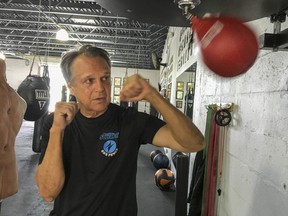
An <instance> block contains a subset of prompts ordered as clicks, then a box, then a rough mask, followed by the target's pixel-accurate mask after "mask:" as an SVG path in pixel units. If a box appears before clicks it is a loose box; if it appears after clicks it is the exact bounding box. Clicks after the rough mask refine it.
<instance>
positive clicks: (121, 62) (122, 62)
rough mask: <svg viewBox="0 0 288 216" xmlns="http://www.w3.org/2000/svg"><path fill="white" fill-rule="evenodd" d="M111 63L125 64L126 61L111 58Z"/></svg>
mask: <svg viewBox="0 0 288 216" xmlns="http://www.w3.org/2000/svg"><path fill="white" fill-rule="evenodd" d="M111 62H112V63H120V64H127V62H124V61H117V60H112V61H111Z"/></svg>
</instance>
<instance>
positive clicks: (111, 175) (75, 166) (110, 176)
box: [35, 45, 204, 216]
mask: <svg viewBox="0 0 288 216" xmlns="http://www.w3.org/2000/svg"><path fill="white" fill-rule="evenodd" d="M61 69H62V73H63V76H64V78H65V80H66V82H67V86H68V88H69V90H70V93H71V94H72V95H74V96H75V97H76V99H77V102H58V103H56V105H55V111H54V112H53V113H51V114H50V115H49V116H48V118H47V119H46V121H45V123H44V126H43V134H42V143H41V146H42V148H41V149H42V152H41V155H40V160H39V166H38V168H37V170H36V174H35V180H36V184H37V186H38V190H39V193H40V195H41V196H42V197H43V198H44V200H46V201H48V202H52V201H54V209H53V211H52V212H51V213H50V215H57V216H68V215H69V216H83V215H85V216H127V215H129V216H136V215H137V201H136V171H137V156H138V151H139V148H140V146H141V145H142V144H147V143H151V144H153V145H155V146H159V147H167V148H171V149H175V150H177V151H181V152H196V151H199V150H201V149H203V147H204V138H203V135H202V133H201V132H200V131H199V129H198V128H197V127H196V126H195V125H194V124H193V123H192V121H191V120H190V119H189V118H188V117H186V116H185V115H184V114H183V113H181V112H180V111H179V110H178V109H176V108H175V107H174V106H173V105H171V104H170V103H169V102H168V101H167V100H166V99H164V98H163V97H162V96H161V95H160V94H159V92H158V91H157V90H156V89H155V88H153V87H152V86H151V85H149V83H148V82H146V81H145V80H144V79H142V77H141V76H139V75H138V74H135V75H133V76H130V77H127V79H126V82H125V84H124V86H123V88H122V90H121V93H120V99H121V100H122V101H129V102H130V101H141V100H147V101H148V102H149V103H150V104H151V105H152V106H153V107H154V108H155V109H156V110H157V111H158V112H159V113H160V114H161V115H162V116H163V118H164V120H160V119H158V118H156V117H155V116H152V115H149V114H146V113H142V112H138V111H137V110H136V109H135V108H131V107H129V108H124V107H120V106H118V105H116V104H112V103H111V102H110V94H111V62H110V59H109V55H108V53H107V52H106V51H105V50H103V49H101V48H97V47H95V46H91V45H85V46H82V47H81V48H80V49H79V50H73V51H70V52H68V53H66V54H65V55H64V56H63V57H62V60H61Z"/></svg>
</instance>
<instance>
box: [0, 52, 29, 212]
mask: <svg viewBox="0 0 288 216" xmlns="http://www.w3.org/2000/svg"><path fill="white" fill-rule="evenodd" d="M0 98H1V101H0V107H1V109H0V212H1V203H2V200H3V199H5V198H7V197H9V196H12V195H14V194H15V193H17V191H18V169H17V161H16V155H15V149H14V145H15V139H16V136H17V134H18V132H19V130H20V127H21V125H22V122H23V117H24V114H25V111H26V107H27V105H26V102H25V101H24V100H23V99H22V98H21V97H20V96H19V95H18V94H17V92H15V90H14V89H12V88H11V87H10V86H9V84H8V83H7V78H6V63H5V60H4V56H2V55H1V56H0Z"/></svg>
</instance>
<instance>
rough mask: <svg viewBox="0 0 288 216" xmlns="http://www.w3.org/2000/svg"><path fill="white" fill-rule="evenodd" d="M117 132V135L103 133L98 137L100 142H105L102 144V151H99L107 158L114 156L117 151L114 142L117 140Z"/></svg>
mask: <svg viewBox="0 0 288 216" xmlns="http://www.w3.org/2000/svg"><path fill="white" fill-rule="evenodd" d="M118 137H119V132H117V133H103V134H101V136H100V140H107V141H105V142H104V144H103V149H102V150H101V153H102V154H103V155H105V156H107V157H112V156H114V155H115V154H116V153H117V151H118V148H117V143H116V140H118Z"/></svg>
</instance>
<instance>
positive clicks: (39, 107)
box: [17, 74, 50, 121]
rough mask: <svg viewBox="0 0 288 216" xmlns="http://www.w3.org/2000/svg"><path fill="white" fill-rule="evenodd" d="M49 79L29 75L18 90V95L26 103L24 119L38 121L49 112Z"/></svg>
mask: <svg viewBox="0 0 288 216" xmlns="http://www.w3.org/2000/svg"><path fill="white" fill-rule="evenodd" d="M47 84H48V83H47V77H40V76H38V75H30V74H29V75H28V76H27V77H26V78H25V79H24V80H23V82H22V83H21V84H20V86H19V87H18V89H17V93H18V94H19V95H20V96H21V97H22V98H23V99H24V100H25V101H26V103H27V109H26V112H25V115H24V119H25V120H27V121H36V120H38V119H39V118H41V117H42V116H43V115H44V114H45V113H46V112H47V111H48V106H49V102H50V94H49V86H48V85H47Z"/></svg>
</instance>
